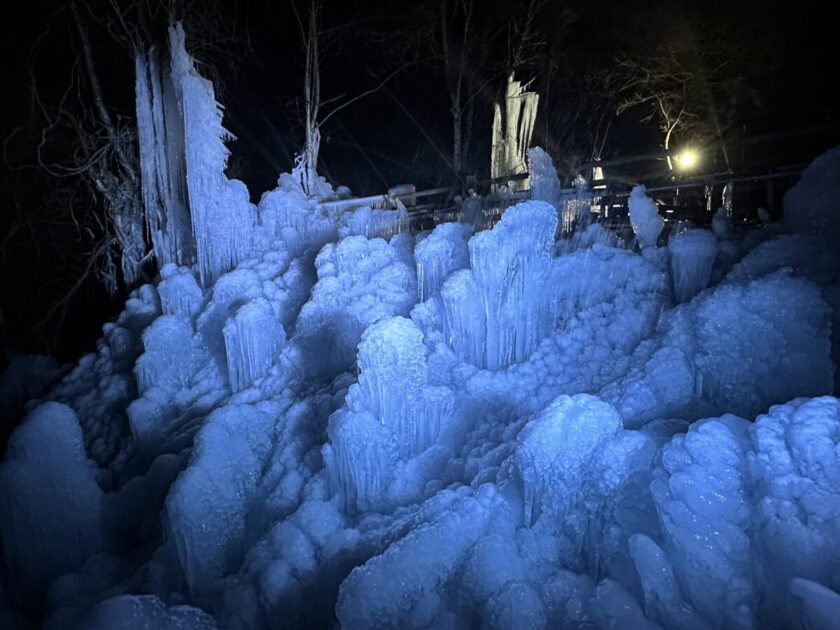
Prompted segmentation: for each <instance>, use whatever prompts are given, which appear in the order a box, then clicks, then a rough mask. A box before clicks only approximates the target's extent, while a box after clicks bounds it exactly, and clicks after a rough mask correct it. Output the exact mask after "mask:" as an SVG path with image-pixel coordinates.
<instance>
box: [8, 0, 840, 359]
mask: <svg viewBox="0 0 840 630" xmlns="http://www.w3.org/2000/svg"><path fill="white" fill-rule="evenodd" d="M432 4H433V3H425V4H424V3H423V2H387V3H377V2H366V1H363V0H347V1H340V0H325V2H324V12H323V15H324V17H323V23H322V28H324V29H333V28H335V27H338V26H340V25H343V24H344V25H346V24H349V25H350V26H349V27H348V28H346V29H343V30H341V29H339V32H340V33H341V34H340V36H339V39H338V40H337V41H336V42H335V43H334V44H333V45H332V46H331V47H328V49H327V50H325V53H324V57H323V60H322V65H323V76H322V93H323V96H324V98H330V97H331V96H334V95H338V94H342V93H346V94H348V95H350V96H352V95H354V94H356V93H358V92H359V91H361V90H365V89H367V88H370V87H372V86H373V85H375V84H376V83H377V81H376V80H375V79H374V78H373V75H377V76H382V74H384V73H387V72H388V71H389V69H390V68H393V67H394V63H395V59H396V58H397V57H398V56H399V55H400V54H403V55H404V54H409V55H410V54H411V53H413V52H415V51H413V50H412V47H413V46H414V47H417V51H416V52H417V54H418V55H419V56H420V57H421V58H422V57H424V55H427V54H428V51H427V50H426V49H427V47H426V46H424V45H423V42H422V41H419V42H418V41H415V39H412V34H411V31H412V29H416V28H419V27H422V26H424V25H426V24H425V23H424V22H423V20H428V19H429V13H428V11H425V12H424V6H426V5H432ZM476 4H477V7H478V9H477V12H478V14H479V22H480V23H481V24H482V25H486V26H487V30H486V31H485V34H486V33H490V32H494V33H495V35H493V36H492V37H494V38H495V39H492V41H489V43H488V42H484V43H487V48H488V49H489V50H490V51H491V52H490V56H491V57H493V58H494V59H495V60H494V59H491V60H490V61H488V62H487V67H486V68H483V69H482V70H481V71H480V72H479V74H480V75H481V76H482V77H485V78H488V83H487V86H486V87H485V89H484V90H483V91H482V92H481V95H480V96H479V97H478V98H477V99H476V114H475V115H476V118H475V136H476V144H475V146H474V150H473V151H472V153H471V154H470V156H469V160H468V165H467V170H468V172H470V171H471V172H475V173H476V174H477V175H478V176H479V177H480V178H482V177H485V176H486V175H487V171H488V170H489V164H488V157H487V149H488V147H487V145H488V144H489V124H490V119H491V116H492V101H493V97H494V94H495V93H496V91H497V90H498V89H499V88H500V87H501V81H499V80H490V79H491V78H492V77H500V76H501V75H502V73H501V72H500V69H501V64H503V62H504V51H505V47H506V35H505V32H499V31H498V29H496V30H495V31H494V27H493V25H494V24H496V25H497V24H498V22H499V19H500V16H503V15H505V12H506V11H510V7H511V6H514V5H513V4H512V3H510V2H501V1H498V0H479V1H478V2H477V3H476ZM522 4H523V5H524V4H527V3H526V2H523V3H522ZM63 6H64V5H63V3H61V2H44V1H40V0H35V1H31V2H27V3H22V4H20V5H19V6H18V10H19V14H18V15H17V16H16V17H15V18H12V17H11V15H10V14H9V15H7V17H6V19H4V21H3V22H4V23H3V34H2V38H0V46H2V53H0V54H2V58H3V64H2V68H3V74H4V76H3V86H4V88H3V98H2V105H0V106H2V108H3V109H2V115H0V124H1V125H2V135H3V137H4V138H5V137H7V136H8V135H9V134H10V133H11V132H12V131H13V130H14V129H16V128H18V127H20V126H22V125H23V126H24V128H25V129H26V128H27V127H26V125H27V122H28V121H29V120H30V119H31V114H30V112H31V105H32V102H31V98H30V91H29V80H28V70H27V59H28V58H30V53H31V51H32V50H33V45H34V43H35V42H36V40H37V39H38V38H39V36H41V35H43V34H44V32H45V28H46V24H47V18H48V16H49V15H51V14H53V13H54V12H55V10H56V9H60V8H62V7H63ZM86 6H87V5H86ZM89 6H91V7H93V10H94V12H96V11H100V12H104V11H107V10H108V3H107V2H94V3H91V4H90V5H89ZM220 6H222V9H221V11H222V14H223V15H224V17H225V20H226V22H227V23H228V24H229V25H235V28H234V29H233V31H234V35H235V37H236V38H237V40H238V43H237V46H236V47H237V48H238V53H237V58H236V61H235V62H234V64H233V65H232V66H225V64H221V66H220V67H222V68H223V74H224V75H225V77H226V82H225V86H224V89H223V90H222V91H221V93H220V98H221V99H222V101H223V102H224V104H225V107H226V117H225V121H226V125H227V126H228V127H229V128H230V129H231V130H232V131H233V132H234V133H235V134H236V135H237V136H238V138H239V139H238V141H237V142H236V143H234V144H233V145H232V151H233V156H234V160H233V161H234V164H233V166H232V172H233V174H234V175H235V176H237V177H240V178H243V179H244V180H245V181H246V183H247V184H248V185H249V187H250V189H251V193H252V197H253V198H254V199H258V198H259V195H260V194H261V192H263V191H265V190H267V189H270V188H272V187H273V186H274V182H275V181H276V178H277V175H278V173H279V172H281V171H286V170H289V169H290V167H291V166H292V157H293V154H294V152H295V151H297V150H298V149H299V147H300V144H301V140H302V131H301V128H300V125H299V123H297V122H296V119H295V113H294V107H293V101H294V99H295V98H298V97H299V95H300V93H301V90H302V80H303V77H302V67H303V52H302V50H301V43H300V37H299V34H298V31H297V26H296V24H295V21H294V18H293V14H292V13H291V11H290V9H289V4H288V2H286V1H269V0H255V1H254V2H239V3H233V2H221V3H220ZM552 6H553V7H554V8H559V7H562V6H569V7H572V8H573V10H574V13H575V15H576V21H575V23H574V25H573V26H572V28H571V29H570V30H569V31H568V33H567V34H566V35H565V36H564V37H563V38H562V39H561V40H560V44H559V46H558V48H557V56H556V62H557V64H558V67H559V69H560V70H559V72H558V78H557V79H556V80H555V83H553V84H552V88H551V89H552V94H553V95H554V96H552V98H551V99H545V98H544V100H543V101H542V103H541V112H540V115H541V116H544V115H545V110H546V107H545V105H547V106H548V107H547V108H548V109H552V108H560V107H569V106H570V105H571V104H573V103H571V101H573V99H574V92H573V90H571V89H569V90H567V89H566V84H564V81H565V80H567V79H568V78H570V77H574V76H575V75H580V74H582V73H584V72H585V68H586V67H591V66H587V64H596V65H597V64H599V63H606V62H607V61H608V60H609V59H611V58H613V57H614V56H615V55H619V54H621V53H622V52H623V51H624V50H625V49H627V50H630V49H633V50H644V49H645V48H646V47H647V48H650V49H652V48H653V47H654V46H655V44H656V42H657V40H659V39H662V38H666V39H667V38H674V37H677V38H686V39H688V38H697V39H698V41H699V40H704V39H708V35H709V33H710V32H715V29H716V28H719V27H721V25H723V26H724V27H725V28H724V29H723V31H722V32H725V33H726V38H728V40H727V42H728V43H729V44H737V45H743V46H744V47H745V48H746V49H747V50H749V51H751V52H750V54H754V56H755V61H754V63H751V64H749V70H748V75H749V76H745V83H746V85H747V86H748V88H749V89H748V90H747V91H746V93H747V96H748V98H746V100H745V101H744V102H743V103H741V104H739V105H738V107H739V108H740V113H741V118H742V124H741V131H742V132H743V133H745V135H746V136H749V137H754V136H758V135H761V134H768V133H769V134H776V136H775V139H774V140H772V141H768V142H764V143H761V144H752V145H749V147H748V148H747V149H745V150H744V151H743V156H742V157H743V158H744V163H745V166H749V165H750V164H752V163H754V164H757V165H782V164H786V163H793V162H801V161H807V160H810V159H811V158H813V157H814V156H815V155H817V154H818V153H819V152H821V151H823V150H825V149H826V148H828V147H830V146H833V145H834V144H836V143H837V141H838V137H837V135H838V134H837V117H836V115H837V105H836V101H835V100H834V99H832V98H831V96H830V92H831V91H832V90H830V89H829V88H828V85H829V82H830V81H833V80H835V77H836V70H835V68H834V63H835V58H836V51H835V48H836V33H832V32H831V29H832V23H831V21H830V20H828V19H827V16H825V15H823V14H822V12H821V11H819V10H816V9H815V8H809V7H807V6H805V5H803V4H802V3H790V2H777V1H770V2H738V3H732V2H722V1H719V0H715V1H713V2H700V1H695V2H692V3H682V2H673V1H671V2H664V1H662V0H656V1H653V0H644V1H643V2H618V1H609V2H600V3H590V2H582V1H580V2H573V3H568V4H567V5H564V4H562V3H554V4H553V5H552ZM66 13H67V12H66V11H64V12H63V14H60V15H59V17H58V18H57V19H56V20H55V22H54V23H53V28H52V30H51V31H50V32H49V34H47V35H46V36H44V37H43V39H42V40H40V41H41V43H40V47H39V53H38V56H37V60H38V63H37V66H36V76H37V77H38V81H39V86H40V87H41V89H42V93H43V94H44V97H45V100H52V101H53V102H57V100H58V99H59V98H60V97H61V94H62V92H63V90H64V89H66V86H67V80H68V76H69V73H70V70H71V63H72V59H73V58H74V50H75V47H76V42H75V39H74V37H73V34H72V31H71V30H70V29H69V22H68V20H67V19H66ZM61 15H63V16H64V17H61ZM246 36H247V38H246ZM488 38H489V36H488ZM246 39H247V43H248V45H247V46H246V45H244V44H245V42H246ZM92 41H93V43H94V46H95V48H96V52H97V53H98V54H99V56H98V57H97V63H98V64H99V67H98V70H99V72H100V73H101V76H102V80H103V85H104V87H105V90H106V92H107V96H108V98H109V99H110V102H111V103H112V104H113V105H114V106H115V109H116V110H121V111H123V112H124V113H126V114H128V115H131V113H132V111H133V103H132V97H133V64H132V60H131V57H130V55H129V54H128V52H127V51H125V50H123V49H120V48H119V47H118V46H115V45H114V44H113V42H112V41H111V42H108V39H107V35H106V34H105V33H104V32H103V31H102V29H99V30H96V28H94V29H92ZM703 45H710V44H709V43H704V44H703ZM406 48H408V50H406ZM500 51H501V52H500ZM200 57H201V56H200V55H199V58H200ZM496 58H498V59H496ZM497 61H498V62H499V63H496V62H497ZM494 63H495V64H496V65H494ZM225 67H227V70H226V71H225V70H224V68H225ZM542 70H543V69H542V68H539V67H534V68H529V69H528V72H529V73H530V74H531V75H532V76H535V77H536V78H537V81H536V83H535V85H537V86H539V85H541V83H540V82H541V81H543V79H544V77H543V75H544V74H545V73H544V72H542ZM522 78H530V77H528V76H523V77H522ZM538 89H539V87H538ZM552 111H553V109H552ZM552 115H554V114H553V113H552ZM640 117H641V114H640V113H639V112H634V111H630V112H628V113H626V114H624V115H623V116H622V117H620V118H619V119H618V120H617V121H616V123H615V126H614V129H613V131H612V132H611V135H610V137H609V142H608V143H607V145H606V146H605V157H614V156H622V155H624V156H626V155H632V154H636V153H647V152H650V151H655V150H657V143H658V141H659V136H658V134H657V133H656V131H655V129H651V128H650V126H647V127H645V126H644V125H641V124H640V123H639V118H640ZM743 125H746V127H743ZM831 125H834V126H833V128H832V127H830V126H831ZM826 126H829V128H827V129H826V128H825V127H826ZM812 128H822V130H821V131H810V132H807V133H806V132H804V131H803V130H808V129H812ZM27 133H28V134H29V135H27ZM322 133H323V136H324V139H323V143H322V149H321V157H322V164H321V166H322V172H323V174H325V175H327V176H328V178H329V179H330V180H331V181H333V182H334V183H341V184H347V185H349V186H350V187H351V189H353V191H354V192H356V193H358V194H372V193H378V192H382V191H383V190H384V189H385V186H386V184H387V185H394V184H398V183H404V182H413V183H416V184H417V185H418V187H423V186H427V185H437V184H439V183H450V182H451V181H452V173H451V171H450V169H449V168H448V166H447V165H446V163H445V161H444V160H443V159H442V158H441V156H440V154H441V153H445V154H446V153H448V152H449V151H450V147H451V139H450V138H451V123H450V118H449V112H448V100H447V94H446V90H445V83H444V79H443V76H442V73H441V72H440V70H439V67H438V66H437V65H436V64H435V62H434V60H433V59H431V58H429V59H426V60H424V61H423V62H421V63H417V64H414V65H412V66H411V67H410V68H409V69H407V70H405V71H404V72H402V73H400V74H398V75H397V76H396V77H394V79H392V80H391V81H390V82H389V83H388V90H387V91H385V90H382V91H379V92H377V93H375V94H373V95H371V96H369V97H366V98H365V99H363V100H360V101H359V102H357V103H355V104H354V105H352V106H350V107H348V108H346V109H344V110H343V111H342V112H341V113H340V114H339V115H337V116H335V117H334V118H333V119H332V120H330V121H329V122H328V123H327V124H326V125H325V127H324V129H323V132H322ZM551 133H552V132H551V131H549V135H551ZM778 134H782V135H781V136H779V135H778ZM784 134H788V135H787V136H785V135H784ZM15 138H16V139H15V142H12V143H9V144H8V145H7V149H8V154H9V158H10V161H11V162H12V163H14V164H18V165H19V164H21V163H25V162H26V161H27V157H26V155H25V153H26V151H27V150H28V151H30V152H31V150H32V148H33V146H34V143H35V142H37V136H36V135H33V134H32V133H31V131H30V132H24V133H23V134H19V135H18V136H16V137H15ZM551 140H552V138H546V137H545V125H544V124H543V119H542V118H541V119H540V120H539V121H538V124H537V127H536V131H535V140H534V143H535V144H542V145H544V144H550V141H551ZM555 157H558V156H555ZM559 158H560V159H561V160H562V159H563V156H559ZM30 161H31V160H30ZM27 182H29V183H27ZM32 182H37V183H32ZM48 185H49V180H47V179H43V178H42V179H40V180H34V179H32V178H28V177H24V178H23V179H21V178H20V175H19V173H16V172H11V171H9V169H8V168H7V166H6V165H3V166H2V178H0V186H2V191H0V192H2V202H3V204H4V209H5V210H7V212H6V213H5V214H4V217H3V222H2V224H0V232H2V236H3V238H4V239H6V234H7V231H8V228H9V225H10V220H9V213H8V208H9V207H10V204H12V203H13V202H16V203H19V204H21V206H22V207H24V208H26V207H29V206H30V205H31V206H33V207H34V206H35V205H37V203H38V200H39V199H40V195H41V194H42V193H43V188H44V186H48ZM41 229H46V230H49V228H41ZM50 236H51V235H50V233H49V232H39V233H38V234H37V235H35V236H33V237H32V238H30V241H31V242H29V243H28V244H27V243H25V238H26V237H25V235H22V233H18V234H15V235H12V236H11V237H10V238H8V239H6V240H4V243H5V245H4V251H3V252H2V253H3V258H2V259H0V260H2V265H3V269H2V274H0V282H2V284H3V286H2V291H1V292H0V307H2V309H3V315H4V318H5V321H6V323H5V327H6V333H5V335H6V343H7V345H8V347H10V348H16V349H20V350H28V351H32V350H44V349H45V348H47V349H49V350H51V351H54V352H58V353H59V354H60V355H61V356H62V358H63V359H65V360H67V359H70V358H72V357H73V356H76V355H77V354H78V353H79V352H81V351H82V350H84V349H90V348H91V347H92V343H93V340H94V339H95V338H96V337H98V335H99V330H100V329H101V324H102V322H103V321H105V320H106V319H107V318H108V317H110V316H112V315H113V314H114V313H115V312H117V310H118V309H119V307H120V305H121V304H122V302H123V300H124V296H122V297H118V298H117V299H114V300H109V299H107V298H106V297H105V296H104V293H103V292H102V290H101V288H100V287H99V286H98V285H97V284H96V283H95V282H89V283H86V284H85V286H84V287H83V289H82V290H81V291H80V292H79V293H78V294H77V295H76V296H75V297H74V298H73V300H74V303H73V305H72V307H71V308H70V309H68V320H67V323H66V325H65V332H63V333H62V337H61V338H60V340H59V342H58V343H55V342H52V343H51V342H49V341H47V340H45V339H44V336H43V335H31V334H29V332H30V331H28V330H27V326H31V322H33V321H37V320H38V319H40V316H41V315H42V314H43V312H44V311H45V310H46V308H47V305H48V304H49V303H50V301H51V300H54V297H55V295H56V294H57V292H58V291H59V290H60V289H59V288H58V287H57V286H55V283H53V282H51V280H53V278H52V276H53V275H54V272H53V271H52V269H54V268H56V267H57V266H61V265H65V264H66V262H67V261H65V260H63V259H61V257H60V256H58V254H56V253H55V252H52V253H51V252H50V251H47V252H46V253H45V252H44V251H43V250H44V249H46V250H50V249H51V246H50V243H49V242H48V241H49V238H48V237H50ZM45 239H46V240H45ZM38 243H42V244H43V245H44V246H43V247H40V246H39V245H38ZM65 244H66V243H65ZM18 245H19V246H18ZM53 249H57V248H53ZM71 255H72V254H71ZM71 262H72V261H71ZM56 282H57V281H56Z"/></svg>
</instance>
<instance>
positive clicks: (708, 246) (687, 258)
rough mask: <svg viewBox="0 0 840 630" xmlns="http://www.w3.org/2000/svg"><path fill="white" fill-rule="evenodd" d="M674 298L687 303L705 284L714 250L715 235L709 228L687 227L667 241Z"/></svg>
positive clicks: (711, 264) (712, 263) (712, 260)
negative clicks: (689, 228) (687, 229)
mask: <svg viewBox="0 0 840 630" xmlns="http://www.w3.org/2000/svg"><path fill="white" fill-rule="evenodd" d="M668 250H669V251H670V252H671V273H672V276H673V279H674V297H675V298H676V300H677V302H678V303H679V302H687V301H688V300H690V299H691V298H693V297H694V296H695V295H697V294H698V293H700V291H702V290H703V289H705V288H706V287H707V286H708V285H709V280H710V279H711V276H712V267H713V266H714V263H715V256H717V252H718V244H717V239H716V238H715V235H714V234H712V233H711V232H710V231H709V230H689V231H687V232H682V233H681V234H678V235H677V236H675V237H674V238H672V239H671V241H670V242H669V243H668Z"/></svg>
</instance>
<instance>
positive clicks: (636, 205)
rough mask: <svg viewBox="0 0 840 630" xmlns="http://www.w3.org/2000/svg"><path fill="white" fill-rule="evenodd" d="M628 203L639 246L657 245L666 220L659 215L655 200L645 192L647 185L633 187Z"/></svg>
mask: <svg viewBox="0 0 840 630" xmlns="http://www.w3.org/2000/svg"><path fill="white" fill-rule="evenodd" d="M627 203H628V207H629V209H630V223H631V225H632V226H633V232H635V233H636V241H637V242H638V243H639V246H640V247H642V248H644V247H655V246H656V241H657V240H659V234H660V233H661V232H662V228H663V227H664V226H665V220H664V219H663V218H662V217H661V216H660V215H659V210H658V209H657V207H656V204H655V203H654V202H653V200H652V199H651V198H650V197H648V196H647V195H646V194H645V187H644V186H636V187H635V188H633V190H632V192H631V193H630V198H629V200H628V202H627Z"/></svg>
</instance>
